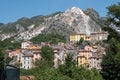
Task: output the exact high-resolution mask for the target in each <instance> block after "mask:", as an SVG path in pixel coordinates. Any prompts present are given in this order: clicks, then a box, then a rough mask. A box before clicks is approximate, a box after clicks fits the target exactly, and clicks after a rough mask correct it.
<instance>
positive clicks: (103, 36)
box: [70, 32, 108, 42]
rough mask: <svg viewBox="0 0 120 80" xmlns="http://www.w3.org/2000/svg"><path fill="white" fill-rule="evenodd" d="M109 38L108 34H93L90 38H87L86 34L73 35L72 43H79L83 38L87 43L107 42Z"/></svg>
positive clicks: (71, 36) (71, 37)
mask: <svg viewBox="0 0 120 80" xmlns="http://www.w3.org/2000/svg"><path fill="white" fill-rule="evenodd" d="M107 36H108V33H107V32H99V33H97V32H96V33H91V34H90V35H89V36H87V35H86V34H71V35H70V42H77V41H79V40H80V39H81V38H83V39H84V40H85V41H100V40H107Z"/></svg>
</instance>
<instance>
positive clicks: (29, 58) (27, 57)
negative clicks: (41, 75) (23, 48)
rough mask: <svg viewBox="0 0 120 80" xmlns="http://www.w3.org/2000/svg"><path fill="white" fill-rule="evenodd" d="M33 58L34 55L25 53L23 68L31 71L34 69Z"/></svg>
mask: <svg viewBox="0 0 120 80" xmlns="http://www.w3.org/2000/svg"><path fill="white" fill-rule="evenodd" d="M32 57H33V55H32V54H28V53H23V56H22V66H21V68H24V69H31V68H32V67H33V60H32Z"/></svg>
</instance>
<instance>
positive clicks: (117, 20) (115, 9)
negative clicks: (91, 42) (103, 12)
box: [107, 2, 120, 27]
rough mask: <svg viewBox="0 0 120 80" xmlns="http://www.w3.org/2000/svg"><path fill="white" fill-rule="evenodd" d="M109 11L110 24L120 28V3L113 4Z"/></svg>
mask: <svg viewBox="0 0 120 80" xmlns="http://www.w3.org/2000/svg"><path fill="white" fill-rule="evenodd" d="M107 9H108V18H107V20H108V22H109V23H113V24H115V25H116V26H117V27H120V2H119V3H118V4H113V5H111V6H109V7H107Z"/></svg>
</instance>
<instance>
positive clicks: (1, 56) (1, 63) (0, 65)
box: [0, 49, 4, 70]
mask: <svg viewBox="0 0 120 80" xmlns="http://www.w3.org/2000/svg"><path fill="white" fill-rule="evenodd" d="M3 68H4V53H3V50H2V49H0V70H1V69H3Z"/></svg>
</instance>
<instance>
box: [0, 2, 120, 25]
mask: <svg viewBox="0 0 120 80" xmlns="http://www.w3.org/2000/svg"><path fill="white" fill-rule="evenodd" d="M117 2H120V0H0V23H9V22H15V21H17V20H18V19H20V18H22V17H28V18H31V17H33V16H37V15H48V14H52V13H55V12H59V11H62V12H64V11H65V10H66V9H68V8H71V7H73V6H76V7H79V8H80V9H82V10H85V9H87V8H93V9H95V10H96V11H97V12H98V13H99V15H100V16H101V17H104V16H106V14H107V9H106V7H107V6H110V5H112V4H116V3H117Z"/></svg>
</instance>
